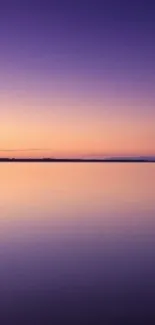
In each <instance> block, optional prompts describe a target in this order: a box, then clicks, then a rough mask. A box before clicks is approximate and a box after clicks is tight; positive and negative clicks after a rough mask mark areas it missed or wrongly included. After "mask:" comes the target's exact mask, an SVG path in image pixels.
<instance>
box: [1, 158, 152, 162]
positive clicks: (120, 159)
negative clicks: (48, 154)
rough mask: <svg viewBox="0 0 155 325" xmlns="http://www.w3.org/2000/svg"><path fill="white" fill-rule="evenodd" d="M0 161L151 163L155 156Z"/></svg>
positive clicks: (12, 160)
mask: <svg viewBox="0 0 155 325" xmlns="http://www.w3.org/2000/svg"><path fill="white" fill-rule="evenodd" d="M0 162H9V163H17V162H21V163H22V162H27V163H33V162H34V163H55V162H57V163H106V162H108V163H116V162H119V163H121V162H122V163H129V162H130V163H135V162H136V163H142V162H143V163H144V162H145V163H146V162H147V163H151V162H155V158H150V159H149V158H105V159H95V158H94V159H80V158H77V159H67V158H64V159H59V158H58V159H57V158H55V159H54V158H0Z"/></svg>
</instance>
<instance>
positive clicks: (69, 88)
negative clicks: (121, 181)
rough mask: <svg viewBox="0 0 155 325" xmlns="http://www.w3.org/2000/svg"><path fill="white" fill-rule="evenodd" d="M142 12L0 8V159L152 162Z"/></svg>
mask: <svg viewBox="0 0 155 325" xmlns="http://www.w3.org/2000/svg"><path fill="white" fill-rule="evenodd" d="M151 2H152V1H142V0H141V1H132V0H131V1H128V0H127V1H125V0H124V1H119V2H118V1H116V0H111V1H110V0H109V1H98V0H96V1H95V0H94V1H91V0H90V1H85V0H83V1H76V0H74V1H73V0H72V1H65V0H60V1H59V0H57V1H46V0H44V1H39V0H38V1H33V0H31V1H28V0H27V1H25V0H22V1H7V0H5V1H1V4H0V156H74V157H75V156H87V155H90V156H92V155H155V42H154V35H155V18H154V12H155V5H153V4H152V3H151ZM21 3H22V4H21ZM34 149H35V150H34Z"/></svg>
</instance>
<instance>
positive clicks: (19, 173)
mask: <svg viewBox="0 0 155 325" xmlns="http://www.w3.org/2000/svg"><path fill="white" fill-rule="evenodd" d="M142 321H143V322H144V323H145V324H149V325H150V324H155V165H154V164H127V163H125V164H117V163H116V164H114V163H111V164H108V163H106V164H91V163H89V164H78V163H77V164H76V163H74V164H71V163H68V164H65V163H64V164H63V163H62V164H61V163H60V164H56V163H51V164H26V163H23V164H20V163H19V164H18V163H15V164H13V163H12V164H9V163H8V164H5V163H4V164H2V163H1V164H0V324H2V325H5V324H7V325H14V324H15V325H16V324H17V323H18V324H21V325H35V324H36V325H38V324H44V325H46V324H51V325H55V324H60V325H61V324H62V325H63V324H72V325H76V324H78V325H83V324H84V325H89V324H93V325H104V324H105V325H108V324H142Z"/></svg>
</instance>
